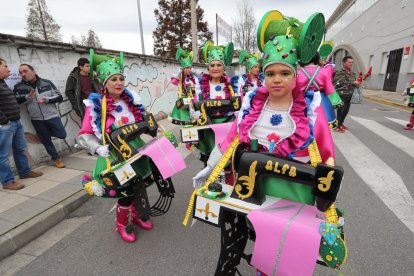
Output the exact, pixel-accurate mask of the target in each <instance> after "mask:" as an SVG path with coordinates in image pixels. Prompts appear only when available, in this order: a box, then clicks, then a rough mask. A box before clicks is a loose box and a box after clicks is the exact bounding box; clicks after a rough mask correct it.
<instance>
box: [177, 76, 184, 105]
mask: <svg viewBox="0 0 414 276" xmlns="http://www.w3.org/2000/svg"><path fill="white" fill-rule="evenodd" d="M182 75H183V73H180V84H179V86H178V98H179V99H181V95H182V94H183V87H182V86H183V80H182Z"/></svg>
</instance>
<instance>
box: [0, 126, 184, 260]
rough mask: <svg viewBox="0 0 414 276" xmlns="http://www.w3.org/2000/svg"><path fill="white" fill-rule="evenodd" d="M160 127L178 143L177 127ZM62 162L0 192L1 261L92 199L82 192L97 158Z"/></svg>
mask: <svg viewBox="0 0 414 276" xmlns="http://www.w3.org/2000/svg"><path fill="white" fill-rule="evenodd" d="M158 123H159V124H161V125H162V126H163V127H164V128H165V130H170V131H172V132H173V133H174V135H175V136H176V137H177V139H179V127H178V126H175V125H173V124H171V123H170V122H169V121H168V120H166V119H165V120H162V121H160V122H158ZM145 136H146V135H144V136H143V138H144V137H145ZM145 138H146V137H145ZM148 138H149V136H148ZM144 140H147V139H144ZM178 151H179V152H180V153H181V154H182V155H184V156H185V155H188V154H189V151H188V150H186V149H185V146H184V145H183V144H180V146H179V148H178ZM63 161H64V162H65V164H66V168H63V169H58V168H56V167H55V166H54V165H52V163H50V164H45V165H42V166H39V167H37V168H34V170H35V171H40V172H43V175H42V176H41V177H38V178H28V179H18V177H17V180H18V181H19V182H22V183H23V184H25V185H26V187H25V188H23V189H21V190H17V191H11V190H4V189H1V188H0V260H1V259H3V258H5V257H7V256H8V255H11V254H12V253H13V252H15V251H16V250H17V249H19V248H21V247H23V246H24V245H25V244H27V243H29V242H30V241H32V240H34V239H36V238H37V237H38V236H40V235H41V234H43V233H44V232H46V231H47V230H48V229H50V228H51V227H53V226H54V225H56V224H57V223H59V222H60V221H62V220H63V219H65V218H67V217H68V216H69V214H70V213H71V212H73V211H74V210H75V209H76V208H78V207H79V206H81V205H82V204H83V203H84V202H86V201H87V200H88V199H89V198H90V196H89V195H88V194H87V193H86V192H85V191H84V190H83V189H82V184H81V179H82V176H83V175H84V174H85V173H89V174H90V173H91V171H92V170H93V168H94V166H95V161H96V157H94V156H89V155H88V154H87V153H86V152H85V151H80V152H77V153H73V154H70V155H67V156H64V157H63Z"/></svg>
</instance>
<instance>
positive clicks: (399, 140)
mask: <svg viewBox="0 0 414 276" xmlns="http://www.w3.org/2000/svg"><path fill="white" fill-rule="evenodd" d="M351 118H352V119H353V120H355V121H356V122H357V123H359V124H361V125H363V126H364V127H366V128H368V129H369V130H371V131H372V132H374V133H375V134H377V135H378V136H379V137H381V138H384V139H385V140H386V141H388V142H390V143H391V144H392V145H394V146H395V147H397V148H399V149H400V150H402V151H403V152H405V153H407V154H408V155H410V156H411V157H413V158H414V141H413V140H412V139H410V138H408V137H406V136H404V135H402V134H401V133H399V132H396V131H394V130H392V129H389V128H387V127H385V126H383V125H381V124H379V123H377V122H375V121H373V120H367V119H363V118H359V117H355V116H351ZM401 131H404V130H403V129H402V130H401ZM351 145H352V144H351Z"/></svg>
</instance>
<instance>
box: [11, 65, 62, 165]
mask: <svg viewBox="0 0 414 276" xmlns="http://www.w3.org/2000/svg"><path fill="white" fill-rule="evenodd" d="M19 74H20V75H21V77H22V81H21V82H19V83H18V84H16V85H15V86H14V92H15V94H16V98H17V102H18V103H19V104H22V103H24V104H26V107H27V111H28V113H29V116H30V119H31V120H32V124H33V127H34V128H35V130H36V133H37V135H38V136H39V138H40V141H41V142H42V144H43V145H44V146H45V148H46V151H47V153H48V154H49V155H50V156H51V157H52V160H53V161H54V162H55V166H56V167H58V168H64V167H65V163H63V161H62V160H61V159H60V157H59V155H58V153H57V151H56V148H55V146H54V145H53V142H52V136H53V137H56V138H60V139H65V138H66V130H65V127H64V126H63V124H62V121H61V120H60V115H59V111H58V110H57V108H56V103H58V102H62V100H63V98H62V94H60V92H59V90H58V89H57V88H56V86H55V85H54V84H53V83H52V82H51V81H50V80H46V79H42V78H40V77H39V76H38V75H37V74H36V72H35V70H34V68H33V67H32V66H31V65H29V64H21V65H20V67H19Z"/></svg>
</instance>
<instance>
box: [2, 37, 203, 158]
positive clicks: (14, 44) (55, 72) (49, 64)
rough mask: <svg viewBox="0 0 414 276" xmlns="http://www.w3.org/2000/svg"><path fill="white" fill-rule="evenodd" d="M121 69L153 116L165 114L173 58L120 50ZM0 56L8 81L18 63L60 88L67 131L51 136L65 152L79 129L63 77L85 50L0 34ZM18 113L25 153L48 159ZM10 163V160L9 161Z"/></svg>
mask: <svg viewBox="0 0 414 276" xmlns="http://www.w3.org/2000/svg"><path fill="white" fill-rule="evenodd" d="M96 52H97V53H98V54H99V53H105V54H112V55H119V53H118V52H116V51H111V50H103V51H96ZM124 55H125V62H124V65H125V67H124V71H125V74H126V81H125V83H126V85H127V87H128V89H131V90H135V91H137V92H138V93H139V94H140V95H141V97H142V100H143V103H144V105H145V106H146V108H147V109H148V110H149V111H151V112H152V113H153V114H154V115H156V116H162V115H164V116H165V115H168V114H169V113H170V112H171V110H172V107H173V104H174V103H175V100H176V98H177V87H176V86H174V85H172V84H171V83H170V77H171V75H172V74H176V73H177V70H178V67H179V63H177V62H176V61H175V60H170V59H160V58H156V57H152V56H143V55H138V54H134V53H124ZM0 57H1V58H3V59H5V60H6V61H7V63H8V65H9V67H10V69H11V70H12V71H13V73H14V74H13V75H12V76H11V77H10V80H11V83H12V82H13V81H17V80H18V79H19V76H18V70H17V69H18V66H19V65H20V64H21V63H28V64H30V65H32V66H33V67H34V68H35V70H36V72H37V74H38V75H39V76H40V77H43V78H46V79H49V80H51V81H52V82H53V83H54V84H55V85H56V86H57V87H58V89H60V91H61V92H62V94H63V96H64V101H63V102H62V103H60V104H58V106H57V107H58V109H59V112H60V114H61V119H62V122H63V124H64V126H65V128H66V131H67V134H68V136H67V138H66V139H65V141H63V140H60V139H55V140H54V144H55V145H56V148H57V149H58V151H60V152H62V151H68V150H69V149H70V148H73V146H74V138H75V137H76V135H77V132H78V130H79V128H80V123H81V121H80V118H79V117H78V116H77V115H76V113H75V112H74V111H73V110H72V107H71V104H70V102H69V101H68V99H67V97H66V95H65V94H64V92H65V85H66V79H67V77H68V75H69V73H70V72H71V70H72V69H73V68H74V67H75V66H76V62H77V60H78V59H79V58H80V57H86V58H89V49H88V48H86V47H80V46H73V45H71V44H66V43H54V42H44V41H37V40H31V39H27V38H23V37H18V36H11V35H5V34H0ZM194 67H195V69H196V70H198V71H201V70H204V66H203V64H195V65H194ZM21 115H22V122H23V125H24V129H25V132H26V140H27V141H28V154H29V157H30V159H31V161H32V164H33V165H38V164H40V163H42V162H45V161H48V160H50V158H49V156H48V154H47V153H46V151H45V149H44V147H43V145H42V144H40V143H39V141H37V139H36V136H35V135H34V133H35V131H34V129H33V126H32V124H31V122H30V119H29V117H28V114H27V112H26V108H25V106H21ZM0 142H1V141H0ZM10 164H11V165H14V162H11V163H10Z"/></svg>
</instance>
